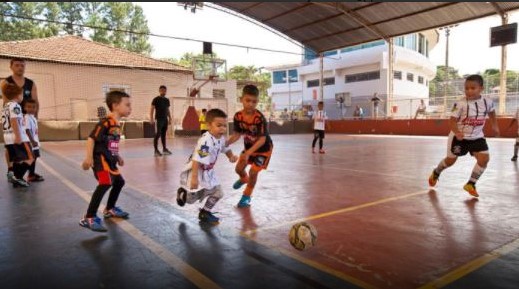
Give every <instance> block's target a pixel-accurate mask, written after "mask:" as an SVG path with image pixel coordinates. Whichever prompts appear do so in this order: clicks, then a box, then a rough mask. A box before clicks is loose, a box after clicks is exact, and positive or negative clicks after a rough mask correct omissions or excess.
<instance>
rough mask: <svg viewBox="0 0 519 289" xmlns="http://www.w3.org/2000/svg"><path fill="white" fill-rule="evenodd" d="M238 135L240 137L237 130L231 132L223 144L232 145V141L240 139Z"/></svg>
mask: <svg viewBox="0 0 519 289" xmlns="http://www.w3.org/2000/svg"><path fill="white" fill-rule="evenodd" d="M240 137H241V134H239V133H237V132H233V133H232V135H231V136H230V137H229V138H228V139H227V141H226V142H225V146H226V147H227V146H230V145H232V144H233V143H235V142H236V141H238V140H239V139H240Z"/></svg>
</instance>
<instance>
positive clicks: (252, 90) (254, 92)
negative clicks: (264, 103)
mask: <svg viewBox="0 0 519 289" xmlns="http://www.w3.org/2000/svg"><path fill="white" fill-rule="evenodd" d="M241 95H242V96H244V95H250V96H254V97H258V96H259V90H258V88H257V87H256V85H253V84H247V85H245V86H244V87H243V89H242V92H241Z"/></svg>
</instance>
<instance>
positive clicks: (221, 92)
mask: <svg viewBox="0 0 519 289" xmlns="http://www.w3.org/2000/svg"><path fill="white" fill-rule="evenodd" d="M213 98H225V89H213Z"/></svg>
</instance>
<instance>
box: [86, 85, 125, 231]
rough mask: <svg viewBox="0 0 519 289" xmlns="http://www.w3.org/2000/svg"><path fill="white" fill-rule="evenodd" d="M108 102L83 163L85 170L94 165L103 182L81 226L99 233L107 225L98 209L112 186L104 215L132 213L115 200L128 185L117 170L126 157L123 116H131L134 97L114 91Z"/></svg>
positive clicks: (107, 96) (88, 144) (88, 141)
mask: <svg viewBox="0 0 519 289" xmlns="http://www.w3.org/2000/svg"><path fill="white" fill-rule="evenodd" d="M106 105H107V106H108V109H109V110H110V114H109V115H108V117H106V118H104V119H102V120H101V121H99V122H98V123H97V125H96V127H95V128H94V130H93V131H92V133H90V136H89V137H88V140H87V146H86V156H85V160H84V161H83V165H82V167H83V169H84V170H88V169H90V168H93V170H94V176H95V178H96V179H97V181H98V183H99V184H98V185H97V187H96V189H95V191H94V193H93V194H92V199H91V200H90V204H89V205H88V209H87V213H86V215H85V217H84V218H83V219H81V220H80V221H79V225H80V226H81V227H85V228H88V229H90V230H92V231H97V232H106V228H105V227H104V226H103V225H102V224H101V219H100V218H98V217H97V210H98V209H99V205H100V204H101V200H102V199H103V196H104V194H105V193H106V192H107V191H108V190H109V189H110V188H112V189H111V190H110V196H109V197H108V202H107V204H106V208H105V210H104V211H103V216H104V217H105V218H110V217H115V218H127V217H128V215H129V214H128V213H127V212H125V211H123V210H122V209H121V208H119V207H116V206H115V203H116V202H117V198H118V197H119V193H120V192H121V190H122V188H123V186H124V179H123V177H122V176H121V173H120V172H119V170H118V169H117V165H120V166H123V165H124V160H123V159H122V158H121V156H120V155H119V140H120V138H121V127H120V125H119V120H120V119H121V118H122V117H127V116H129V115H130V113H131V111H132V108H131V103H130V96H129V95H128V94H126V93H125V92H121V91H111V92H109V93H107V94H106Z"/></svg>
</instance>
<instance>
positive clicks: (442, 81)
mask: <svg viewBox="0 0 519 289" xmlns="http://www.w3.org/2000/svg"><path fill="white" fill-rule="evenodd" d="M459 79H461V76H460V75H459V73H458V70H457V69H455V68H453V67H450V66H449V67H445V65H439V66H437V67H436V76H435V77H434V78H433V80H432V81H430V82H429V97H431V98H438V97H443V96H444V95H445V94H447V95H454V94H456V93H458V90H459V88H457V87H456V85H455V84H456V83H457V81H456V80H458V82H459Z"/></svg>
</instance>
